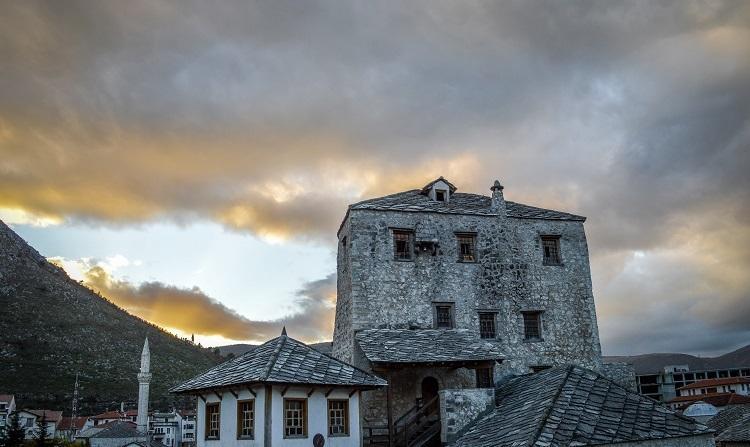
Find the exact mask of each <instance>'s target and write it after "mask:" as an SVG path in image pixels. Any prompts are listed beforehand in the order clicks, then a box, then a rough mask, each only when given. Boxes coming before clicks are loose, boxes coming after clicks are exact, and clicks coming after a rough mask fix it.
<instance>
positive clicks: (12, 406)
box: [0, 394, 16, 430]
mask: <svg viewBox="0 0 750 447" xmlns="http://www.w3.org/2000/svg"><path fill="white" fill-rule="evenodd" d="M14 411H16V398H15V396H13V395H12V394H0V430H2V429H3V428H4V427H5V424H6V423H7V422H8V417H10V415H11V413H13V412H14Z"/></svg>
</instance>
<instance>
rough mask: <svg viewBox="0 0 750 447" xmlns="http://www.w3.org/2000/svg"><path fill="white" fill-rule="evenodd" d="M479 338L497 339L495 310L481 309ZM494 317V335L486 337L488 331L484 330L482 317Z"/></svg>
mask: <svg viewBox="0 0 750 447" xmlns="http://www.w3.org/2000/svg"><path fill="white" fill-rule="evenodd" d="M478 314H479V338H480V339H483V340H494V339H497V312H494V311H479V312H478ZM487 316H491V317H492V336H491V337H485V334H486V332H484V331H483V330H482V317H485V318H486V317H487Z"/></svg>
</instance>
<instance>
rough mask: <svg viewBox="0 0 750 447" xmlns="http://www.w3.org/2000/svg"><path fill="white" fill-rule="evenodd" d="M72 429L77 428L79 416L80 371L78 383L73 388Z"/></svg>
mask: <svg viewBox="0 0 750 447" xmlns="http://www.w3.org/2000/svg"><path fill="white" fill-rule="evenodd" d="M70 416H71V417H70V431H71V432H72V431H73V430H74V429H75V420H76V417H77V416H78V373H76V385H75V388H73V411H72V412H71V415H70Z"/></svg>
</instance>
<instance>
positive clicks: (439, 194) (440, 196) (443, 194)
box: [435, 189, 448, 202]
mask: <svg viewBox="0 0 750 447" xmlns="http://www.w3.org/2000/svg"><path fill="white" fill-rule="evenodd" d="M447 197H448V191H446V190H444V189H436V190H435V200H437V201H438V202H445V200H446V199H447Z"/></svg>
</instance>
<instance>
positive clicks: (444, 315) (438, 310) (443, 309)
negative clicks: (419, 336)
mask: <svg viewBox="0 0 750 447" xmlns="http://www.w3.org/2000/svg"><path fill="white" fill-rule="evenodd" d="M453 326H454V324H453V304H436V305H435V327H436V328H438V329H452V328H453Z"/></svg>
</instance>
